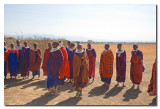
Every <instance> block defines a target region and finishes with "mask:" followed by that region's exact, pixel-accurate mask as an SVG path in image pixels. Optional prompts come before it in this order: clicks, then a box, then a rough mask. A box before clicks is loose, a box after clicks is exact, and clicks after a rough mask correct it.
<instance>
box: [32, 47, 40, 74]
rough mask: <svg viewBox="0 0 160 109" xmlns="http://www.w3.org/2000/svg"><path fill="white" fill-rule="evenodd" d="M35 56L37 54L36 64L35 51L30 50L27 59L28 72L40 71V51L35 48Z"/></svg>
mask: <svg viewBox="0 0 160 109" xmlns="http://www.w3.org/2000/svg"><path fill="white" fill-rule="evenodd" d="M37 54H38V58H37V62H35V61H36V59H35V58H36V52H35V50H33V49H31V50H30V58H29V62H30V71H32V72H34V71H40V66H41V61H42V58H41V51H40V49H39V48H37Z"/></svg>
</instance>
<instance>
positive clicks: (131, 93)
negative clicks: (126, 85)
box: [123, 87, 142, 101]
mask: <svg viewBox="0 0 160 109" xmlns="http://www.w3.org/2000/svg"><path fill="white" fill-rule="evenodd" d="M139 93H142V92H141V91H140V89H139V88H137V89H134V88H133V87H131V88H130V89H128V90H127V91H126V92H125V93H124V95H123V97H124V99H123V101H129V100H130V99H136V98H137V97H138V94H139Z"/></svg>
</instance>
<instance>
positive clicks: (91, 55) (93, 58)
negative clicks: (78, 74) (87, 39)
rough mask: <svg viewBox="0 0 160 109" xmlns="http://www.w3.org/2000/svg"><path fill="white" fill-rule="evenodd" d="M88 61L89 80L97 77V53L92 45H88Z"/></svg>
mask: <svg viewBox="0 0 160 109" xmlns="http://www.w3.org/2000/svg"><path fill="white" fill-rule="evenodd" d="M86 52H87V56H88V60H89V79H91V78H92V77H93V81H94V77H95V63H96V52H95V49H94V48H92V46H91V43H88V49H86Z"/></svg>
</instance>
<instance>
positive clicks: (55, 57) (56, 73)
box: [47, 49, 64, 88]
mask: <svg viewBox="0 0 160 109" xmlns="http://www.w3.org/2000/svg"><path fill="white" fill-rule="evenodd" d="M62 63H63V54H62V52H61V51H60V50H59V49H57V50H55V51H53V52H50V55H49V60H48V63H47V68H48V77H47V88H50V87H52V86H57V85H62V84H64V79H60V70H61V66H62Z"/></svg>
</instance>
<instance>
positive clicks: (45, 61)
mask: <svg viewBox="0 0 160 109" xmlns="http://www.w3.org/2000/svg"><path fill="white" fill-rule="evenodd" d="M49 53H50V49H49V48H47V49H46V50H45V52H44V58H43V64H42V69H43V75H44V76H48V69H47V62H48V59H49Z"/></svg>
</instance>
